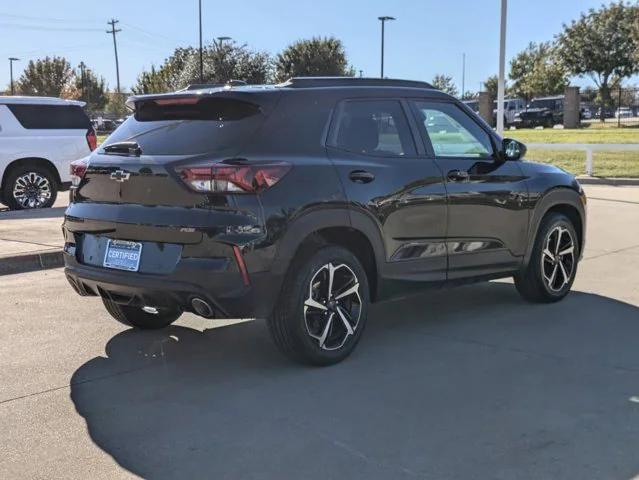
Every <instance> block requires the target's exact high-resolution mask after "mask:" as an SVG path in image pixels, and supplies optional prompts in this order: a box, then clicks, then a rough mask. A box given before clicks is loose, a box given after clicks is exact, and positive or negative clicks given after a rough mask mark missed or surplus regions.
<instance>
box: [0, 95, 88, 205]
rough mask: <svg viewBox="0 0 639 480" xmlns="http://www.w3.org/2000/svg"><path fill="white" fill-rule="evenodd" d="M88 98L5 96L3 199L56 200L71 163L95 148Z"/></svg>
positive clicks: (1, 110) (0, 127) (0, 132)
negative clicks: (85, 109) (83, 99)
mask: <svg viewBox="0 0 639 480" xmlns="http://www.w3.org/2000/svg"><path fill="white" fill-rule="evenodd" d="M84 105H85V104H84V102H78V101H74V100H62V99H59V98H48V97H4V96H0V179H1V183H0V201H2V203H4V204H5V205H7V206H8V207H9V208H11V209H12V210H19V209H27V208H46V207H50V206H51V205H53V203H54V202H55V199H56V197H57V193H58V190H65V189H68V187H69V185H70V183H71V176H70V173H69V171H70V164H71V162H73V161H74V160H78V159H80V158H83V157H85V156H87V155H88V154H89V153H91V151H92V150H94V149H95V147H96V143H97V138H96V136H95V131H94V130H93V127H92V126H91V122H90V121H89V117H87V114H86V113H85V112H84V110H83V109H82V107H83V106H84Z"/></svg>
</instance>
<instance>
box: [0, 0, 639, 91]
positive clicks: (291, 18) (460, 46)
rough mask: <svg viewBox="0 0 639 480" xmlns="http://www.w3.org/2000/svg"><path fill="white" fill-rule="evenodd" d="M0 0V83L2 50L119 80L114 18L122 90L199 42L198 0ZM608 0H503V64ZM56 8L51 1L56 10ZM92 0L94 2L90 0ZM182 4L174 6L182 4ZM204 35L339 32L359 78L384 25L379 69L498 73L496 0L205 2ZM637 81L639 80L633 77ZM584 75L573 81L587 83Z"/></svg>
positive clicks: (404, 73) (281, 43) (376, 50)
mask: <svg viewBox="0 0 639 480" xmlns="http://www.w3.org/2000/svg"><path fill="white" fill-rule="evenodd" d="M2 3H3V4H4V6H2V5H0V86H5V85H8V84H9V62H8V60H7V59H8V57H11V56H13V57H19V58H20V59H21V61H20V62H17V63H14V78H17V77H19V75H20V73H21V72H22V70H23V69H24V66H25V65H26V64H27V63H28V61H29V60H30V59H36V58H39V57H44V56H47V55H49V56H53V55H58V56H64V57H66V58H67V59H68V60H69V61H70V62H71V64H72V65H73V66H77V64H78V63H79V62H80V61H84V62H85V63H86V64H87V65H88V66H89V67H90V68H92V69H93V70H94V71H95V72H96V73H97V74H98V75H102V76H104V77H105V79H106V80H107V83H108V85H109V87H110V88H112V89H114V88H115V84H116V73H115V60H114V53H113V39H112V37H111V35H109V34H107V33H106V30H107V29H108V28H110V27H109V26H108V25H107V21H109V20H110V19H111V18H115V19H117V20H119V21H120V23H118V24H117V27H118V28H121V29H122V31H121V32H120V33H118V34H117V40H118V53H119V60H120V82H121V84H122V89H123V90H128V89H129V88H130V87H131V86H132V85H134V84H135V81H136V77H137V75H138V74H139V73H140V72H141V71H142V70H143V69H148V68H150V67H151V65H159V64H161V63H162V62H163V60H164V59H165V58H166V57H168V56H169V55H170V54H171V53H172V52H173V50H174V48H175V47H178V46H188V45H192V46H197V44H198V30H197V21H198V6H197V4H198V2H197V0H180V1H179V2H176V1H175V0H173V1H167V0H102V1H100V2H87V1H86V0H57V1H55V2H52V1H51V0H22V1H20V2H15V1H13V2H2ZM602 3H609V0H509V2H508V32H507V41H506V52H507V53H506V58H507V61H508V60H509V59H510V58H512V57H513V56H514V55H515V54H516V53H517V52H519V51H521V50H522V49H524V48H525V47H526V46H527V45H528V43H529V42H531V41H532V42H541V41H547V40H551V39H552V38H553V36H554V35H555V34H557V33H558V32H560V31H561V28H562V24H563V23H568V22H570V21H571V20H573V19H576V18H577V17H578V16H579V14H580V12H583V11H586V10H587V9H588V8H591V7H595V8H596V7H599V6H600V5H601V4H602ZM52 5H55V8H52ZM94 5H95V6H94ZM178 5H179V7H178ZM202 9H203V15H202V17H203V36H204V41H205V43H206V42H207V40H211V39H212V38H215V37H218V36H229V37H232V38H233V39H234V40H235V41H237V42H238V43H241V44H246V45H247V46H248V47H250V48H252V49H254V50H262V51H267V52H269V53H271V54H276V53H277V52H279V51H281V50H282V49H283V48H285V47H286V46H287V45H288V44H289V43H291V42H293V41H295V40H298V39H303V38H310V37H312V36H335V37H337V38H339V39H341V40H342V41H343V43H344V46H345V48H346V52H347V55H348V59H349V62H350V63H351V64H352V65H353V66H354V67H355V69H356V70H357V71H359V70H362V71H363V74H364V76H378V75H379V70H380V22H379V21H378V20H377V17H378V16H381V15H390V16H394V17H396V19H397V20H396V21H394V22H389V23H387V24H386V57H385V75H386V76H388V77H392V78H405V79H413V80H425V81H430V80H431V79H432V78H433V76H434V75H435V74H438V73H444V74H447V75H451V76H452V77H453V78H454V80H455V82H456V84H457V86H458V88H459V89H460V90H461V86H462V85H461V84H462V54H463V53H465V54H466V82H465V88H466V90H467V91H468V90H472V91H477V90H478V89H479V88H480V82H482V81H483V80H485V79H486V78H487V77H488V76H490V75H492V74H495V73H497V69H498V55H499V14H500V0H446V1H441V0H394V1H393V0H385V1H381V0H322V1H317V0H316V1H305V0H275V1H264V0H262V1H258V0H237V1H229V0H226V1H219V0H202ZM634 80H637V79H636V78H635V79H633V81H634ZM590 83H591V82H590V81H589V80H588V79H575V80H574V84H576V85H588V84H590Z"/></svg>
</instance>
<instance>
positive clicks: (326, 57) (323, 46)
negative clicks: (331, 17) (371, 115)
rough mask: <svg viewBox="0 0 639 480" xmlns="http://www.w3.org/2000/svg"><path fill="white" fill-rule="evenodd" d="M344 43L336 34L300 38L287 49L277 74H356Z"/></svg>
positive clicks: (282, 77) (284, 76)
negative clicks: (347, 56)
mask: <svg viewBox="0 0 639 480" xmlns="http://www.w3.org/2000/svg"><path fill="white" fill-rule="evenodd" d="M354 75H355V69H354V68H353V67H351V66H349V65H348V59H347V58H346V52H345V50H344V46H343V45H342V42H341V41H340V40H338V39H336V38H334V37H325V38H321V37H314V38H311V39H310V40H299V41H297V42H295V43H293V44H291V45H289V46H288V47H286V48H285V49H284V51H282V52H281V53H280V54H279V55H278V56H277V61H276V64H275V77H276V80H277V81H280V82H283V81H285V80H288V79H289V78H291V77H317V76H350V77H352V76H354Z"/></svg>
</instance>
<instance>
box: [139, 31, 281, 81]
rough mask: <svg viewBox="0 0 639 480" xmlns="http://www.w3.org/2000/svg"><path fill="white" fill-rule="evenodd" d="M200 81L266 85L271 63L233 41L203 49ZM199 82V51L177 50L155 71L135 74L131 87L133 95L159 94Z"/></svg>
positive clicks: (270, 72)
mask: <svg viewBox="0 0 639 480" xmlns="http://www.w3.org/2000/svg"><path fill="white" fill-rule="evenodd" d="M202 60H203V62H202V63H203V76H204V78H203V81H204V82H206V83H226V82H228V81H229V80H243V81H245V82H247V83H249V84H256V83H268V82H269V81H270V79H271V77H272V70H273V67H272V63H273V62H272V60H271V57H270V56H269V55H268V54H267V53H264V52H254V51H252V50H249V49H248V48H247V47H246V45H237V44H236V43H235V42H224V43H218V42H215V41H213V43H212V44H209V45H206V46H204V48H203V50H202ZM193 83H201V82H200V56H199V52H198V50H196V49H194V48H191V47H188V48H177V49H176V50H175V52H173V55H171V56H170V57H169V58H167V59H166V60H165V61H164V63H163V64H162V65H161V66H160V67H159V68H156V67H155V66H152V67H151V70H150V71H143V72H142V73H140V75H138V79H137V83H136V85H135V86H134V87H133V88H132V90H133V92H134V93H137V94H143V93H162V92H170V91H175V90H179V89H182V88H185V87H187V86H188V85H190V84H193Z"/></svg>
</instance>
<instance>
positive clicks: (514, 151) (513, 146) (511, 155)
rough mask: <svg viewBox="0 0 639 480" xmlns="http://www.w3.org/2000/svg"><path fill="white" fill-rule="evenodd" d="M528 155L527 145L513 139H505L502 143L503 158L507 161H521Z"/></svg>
mask: <svg viewBox="0 0 639 480" xmlns="http://www.w3.org/2000/svg"><path fill="white" fill-rule="evenodd" d="M524 155H526V145H524V144H523V143H521V142H518V141H517V140H513V139H512V138H504V139H503V140H502V142H501V158H502V159H503V160H504V161H505V160H519V159H520V158H523V156H524Z"/></svg>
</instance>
